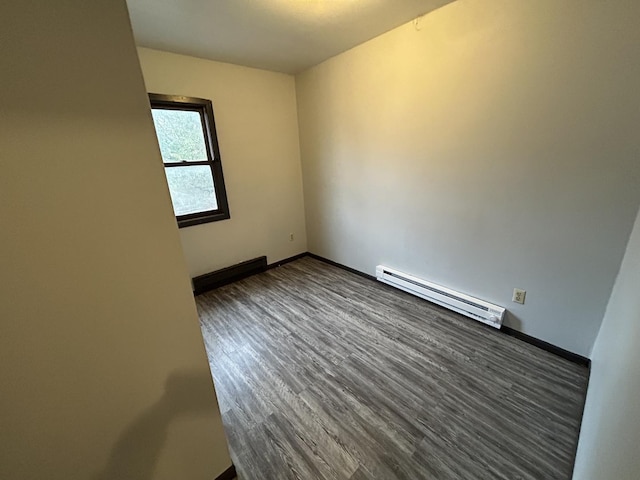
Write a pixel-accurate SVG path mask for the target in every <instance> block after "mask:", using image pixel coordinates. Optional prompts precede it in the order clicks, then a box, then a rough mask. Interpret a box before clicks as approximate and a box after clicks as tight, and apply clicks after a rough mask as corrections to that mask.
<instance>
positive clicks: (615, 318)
mask: <svg viewBox="0 0 640 480" xmlns="http://www.w3.org/2000/svg"><path fill="white" fill-rule="evenodd" d="M639 286H640V212H639V213H638V217H637V218H636V223H635V227H634V230H633V233H632V234H631V238H630V239H629V245H628V246H627V253H626V254H625V256H624V260H623V261H622V266H621V268H620V273H619V274H618V278H617V280H616V283H615V286H614V288H613V293H612V295H611V300H609V305H608V306H607V311H606V314H605V316H604V320H603V321H602V327H601V328H600V333H599V334H598V338H597V340H596V343H595V345H594V348H593V354H592V357H591V377H590V380H589V391H588V394H587V403H586V405H585V410H584V416H583V419H582V429H581V432H580V441H579V443H578V454H577V458H576V465H575V470H574V475H573V478H574V480H602V479H608V478H611V479H614V478H615V479H616V480H635V479H637V478H638V472H640V457H639V456H638V445H640V401H638V399H640V349H638V345H640V295H638V287H639Z"/></svg>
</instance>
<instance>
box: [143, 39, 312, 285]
mask: <svg viewBox="0 0 640 480" xmlns="http://www.w3.org/2000/svg"><path fill="white" fill-rule="evenodd" d="M138 54H139V57H140V63H141V65H142V71H143V74H144V79H145V83H146V86H147V90H148V91H149V92H153V93H164V94H170V95H186V96H191V97H200V98H207V99H210V100H211V101H212V102H213V109H214V115H215V120H216V129H217V132H218V141H219V144H220V155H221V157H222V167H223V170H224V178H225V185H226V189H227V197H228V200H229V209H230V211H231V218H230V219H229V220H223V221H220V222H215V223H208V224H204V225H198V226H194V227H187V228H182V229H180V238H181V240H182V246H183V249H184V254H185V256H186V259H187V264H188V266H189V273H190V274H191V276H195V275H199V274H202V273H207V272H211V271H213V270H217V269H219V268H223V267H228V266H230V265H234V264H236V263H238V262H241V261H244V260H249V259H251V258H255V257H258V256H261V255H267V261H268V262H269V263H274V262H276V261H278V260H282V259H284V258H287V257H291V256H293V255H296V254H298V253H302V252H305V251H306V250H307V240H306V230H305V223H304V206H303V196H302V174H301V170H300V149H299V144H298V121H297V113H296V98H295V84H294V78H293V77H292V76H291V75H285V74H281V73H273V72H267V71H265V70H257V69H254V68H247V67H240V66H237V65H230V64H227V63H220V62H213V61H209V60H202V59H199V58H194V57H187V56H184V55H176V54H172V53H167V52H160V51H157V50H150V49H146V48H139V49H138ZM290 233H293V234H294V241H293V242H292V241H290V240H289V234H290Z"/></svg>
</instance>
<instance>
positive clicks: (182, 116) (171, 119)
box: [151, 108, 207, 163]
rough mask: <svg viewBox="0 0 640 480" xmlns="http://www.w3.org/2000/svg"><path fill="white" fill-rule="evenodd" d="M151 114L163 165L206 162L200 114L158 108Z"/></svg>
mask: <svg viewBox="0 0 640 480" xmlns="http://www.w3.org/2000/svg"><path fill="white" fill-rule="evenodd" d="M151 113H152V114H153V123H154V124H155V126H156V135H157V136H158V143H159V144H160V152H161V153H162V160H163V161H164V162H165V163H170V162H183V161H202V160H207V149H206V145H205V143H204V135H203V133H202V120H201V119H200V113H198V112H193V111H188V110H163V109H159V108H154V109H152V110H151Z"/></svg>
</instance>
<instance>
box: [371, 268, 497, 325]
mask: <svg viewBox="0 0 640 480" xmlns="http://www.w3.org/2000/svg"><path fill="white" fill-rule="evenodd" d="M376 278H377V279H378V280H379V281H381V282H384V283H387V284H389V285H391V286H393V287H396V288H399V289H400V290H404V291H405V292H409V293H411V294H413V295H416V296H418V297H421V298H424V299H425V300H428V301H430V302H433V303H437V304H438V305H442V306H443V307H445V308H448V309H449V310H453V311H455V312H458V313H461V314H462V315H466V316H467V317H469V318H473V319H474V320H477V321H479V322H482V323H486V324H487V325H490V326H492V327H494V328H498V329H499V328H500V327H501V326H502V321H503V319H504V312H505V308H504V307H500V306H499V305H494V304H493V303H489V302H485V301H484V300H480V299H479V298H475V297H472V296H470V295H465V294H464V293H460V292H456V291H455V290H451V289H450V288H447V287H443V286H441V285H437V284H435V283H431V282H428V281H426V280H422V279H421V278H417V277H414V276H413V275H409V274H407V273H403V272H400V271H398V270H394V269H392V268H389V267H385V266H383V265H378V266H377V267H376Z"/></svg>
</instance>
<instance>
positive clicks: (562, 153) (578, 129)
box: [296, 0, 640, 356]
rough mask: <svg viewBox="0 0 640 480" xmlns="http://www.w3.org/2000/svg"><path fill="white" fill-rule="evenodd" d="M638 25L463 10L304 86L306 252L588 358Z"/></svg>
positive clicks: (475, 1)
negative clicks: (431, 291)
mask: <svg viewBox="0 0 640 480" xmlns="http://www.w3.org/2000/svg"><path fill="white" fill-rule="evenodd" d="M639 16H640V4H637V3H633V2H597V1H589V2H584V1H578V0H573V1H569V0H563V1H560V2H558V1H556V0H542V1H512V0H459V1H456V2H453V3H451V4H449V5H447V6H445V7H443V8H441V9H439V10H436V11H434V12H432V13H430V14H428V15H427V16H426V17H424V18H422V19H421V20H420V21H419V22H418V24H417V25H414V24H413V23H409V24H406V25H404V26H402V27H399V28H397V29H395V30H392V31H391V32H388V33H386V34H384V35H382V36H380V37H378V38H375V39H373V40H371V41H369V42H367V43H365V44H363V45H360V46H358V47H356V48H354V49H352V50H350V51H348V52H346V53H344V54H342V55H339V56H337V57H334V58H332V59H330V60H328V61H326V62H325V63H322V64H320V65H319V66H316V67H314V68H312V69H310V70H308V71H306V72H303V73H302V74H300V75H299V76H297V77H296V88H297V100H298V113H299V128H300V142H301V158H302V165H303V180H304V193H305V207H306V219H307V234H308V237H309V250H310V251H311V252H314V253H317V254H319V255H322V256H325V257H328V258H330V259H332V260H335V261H337V262H340V263H343V264H346V265H348V266H350V267H353V268H356V269H358V270H361V271H364V272H367V273H370V274H373V273H374V269H375V266H376V264H380V263H382V264H385V265H388V266H390V267H394V268H398V269H400V270H404V271H407V272H409V273H413V274H415V275H417V276H420V277H424V278H426V279H430V280H433V281H435V282H438V283H441V284H443V285H446V286H449V287H452V288H455V289H458V290H461V291H463V292H466V293H469V294H472V295H477V296H478V297H481V298H484V299H487V300H490V301H493V302H495V303H498V304H501V305H504V306H505V307H507V308H508V310H509V315H508V318H507V321H506V324H507V325H510V326H512V327H515V328H517V329H519V330H521V331H524V332H525V333H527V334H530V335H533V336H535V337H538V338H540V339H543V340H546V341H548V342H551V343H553V344H555V345H558V346H560V347H563V348H565V349H568V350H571V351H573V352H576V353H579V354H581V355H585V356H588V355H589V353H590V350H591V347H592V344H593V341H594V339H595V337H596V334H597V332H598V328H599V326H600V322H601V319H602V317H603V314H604V310H605V307H606V304H607V300H608V298H609V294H610V292H611V288H612V286H613V282H614V278H615V275H616V272H617V271H618V267H619V265H620V261H621V259H622V256H623V253H624V247H625V244H626V241H627V239H628V237H629V233H630V232H631V227H632V225H633V220H634V216H635V212H636V209H637V206H638V202H639V201H640V188H638V185H639V184H638V177H639V174H640V163H639V162H638V140H637V137H638V132H637V126H638V125H639V124H640V96H639V95H638V85H639V84H640V69H639V66H640V63H639V62H638V58H640V49H639V45H640V30H639V29H638V28H637V22H636V19H637V18H639ZM514 287H519V288H524V289H525V290H527V301H526V304H525V305H518V304H515V303H512V302H511V294H512V290H513V288H514Z"/></svg>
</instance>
